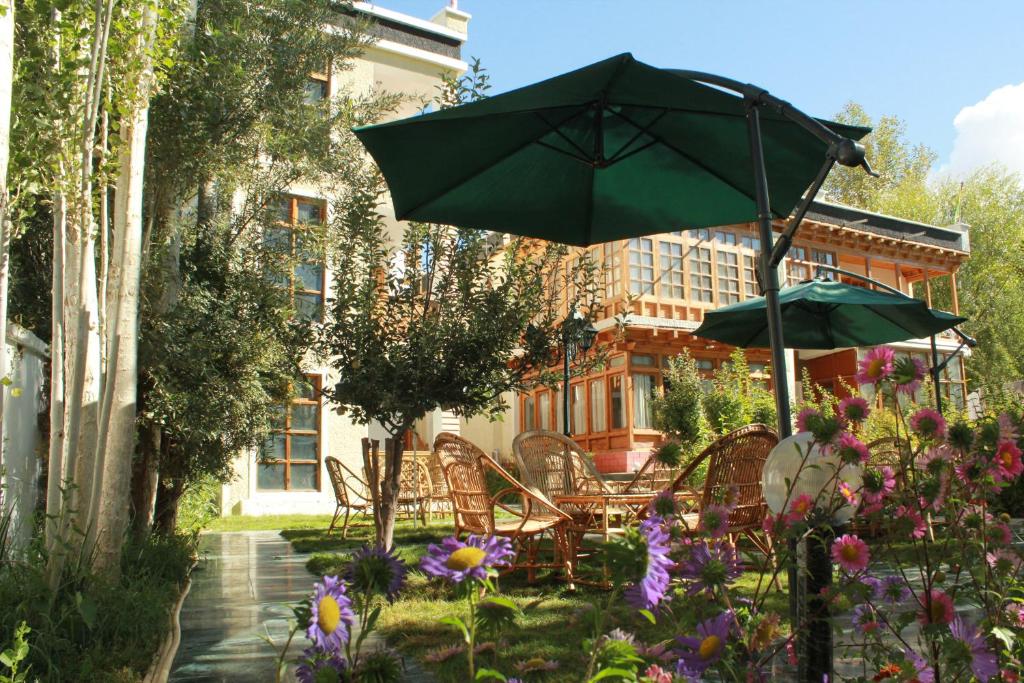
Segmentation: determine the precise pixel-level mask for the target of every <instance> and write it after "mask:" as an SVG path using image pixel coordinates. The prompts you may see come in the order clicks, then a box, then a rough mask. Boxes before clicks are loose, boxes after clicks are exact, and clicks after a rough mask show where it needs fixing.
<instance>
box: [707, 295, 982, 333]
mask: <svg viewBox="0 0 1024 683" xmlns="http://www.w3.org/2000/svg"><path fill="white" fill-rule="evenodd" d="M779 301H780V303H781V304H782V328H783V338H784V339H785V342H786V346H787V347H788V348H791V349H837V348H845V347H850V346H874V345H876V344H888V343H890V342H897V341H905V340H907V339H924V338H926V337H930V336H932V335H934V334H938V333H939V332H942V331H943V330H948V329H950V328H951V327H955V326H956V325H959V324H961V323H963V322H966V321H967V319H966V318H961V317H960V316H956V315H953V314H952V313H946V312H945V311H939V310H935V309H931V308H928V306H927V305H926V304H925V303H924V302H923V301H921V300H919V299H912V298H911V297H909V296H903V295H899V294H889V293H886V292H876V291H874V290H870V289H865V288H863V287H857V286H854V285H848V284H844V283H842V282H832V281H831V280H810V281H808V282H801V283H800V284H798V285H795V286H793V287H786V288H784V289H782V290H781V291H780V292H779ZM693 334H695V335H696V336H698V337H703V338H705V339H713V340H715V341H720V342H724V343H726V344H731V345H733V346H740V347H744V348H745V347H750V346H754V347H768V346H769V343H768V314H767V307H766V305H765V300H764V297H756V298H753V299H747V300H746V301H741V302H740V303H738V304H732V305H731V306H725V307H723V308H719V309H716V310H714V311H709V312H708V313H706V314H705V315H704V322H703V323H702V324H701V326H700V327H698V328H697V329H696V330H694V332H693Z"/></svg>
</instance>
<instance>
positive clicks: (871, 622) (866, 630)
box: [853, 604, 878, 636]
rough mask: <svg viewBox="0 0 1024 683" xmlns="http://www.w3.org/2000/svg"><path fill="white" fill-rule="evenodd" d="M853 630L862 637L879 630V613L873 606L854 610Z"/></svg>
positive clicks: (863, 606) (858, 606)
mask: <svg viewBox="0 0 1024 683" xmlns="http://www.w3.org/2000/svg"><path fill="white" fill-rule="evenodd" d="M853 628H854V629H855V630H856V631H857V633H859V634H861V635H864V636H866V635H869V634H871V633H874V632H875V631H877V630H878V612H876V611H875V608H874V607H872V606H871V605H866V604H865V605H857V606H856V607H854V608H853Z"/></svg>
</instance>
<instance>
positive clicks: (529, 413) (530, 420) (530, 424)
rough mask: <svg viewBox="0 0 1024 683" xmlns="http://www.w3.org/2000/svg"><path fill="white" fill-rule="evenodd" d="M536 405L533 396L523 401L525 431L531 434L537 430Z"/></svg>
mask: <svg viewBox="0 0 1024 683" xmlns="http://www.w3.org/2000/svg"><path fill="white" fill-rule="evenodd" d="M535 405H536V399H534V398H533V396H527V397H526V398H524V399H523V431H524V432H531V431H533V430H534V429H536V428H537V420H536V415H535V414H534V406H535Z"/></svg>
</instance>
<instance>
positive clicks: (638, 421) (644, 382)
mask: <svg viewBox="0 0 1024 683" xmlns="http://www.w3.org/2000/svg"><path fill="white" fill-rule="evenodd" d="M653 392H654V375H642V374H635V375H633V427H634V428H636V429H653V428H654V413H653V410H652V406H651V399H652V394H653Z"/></svg>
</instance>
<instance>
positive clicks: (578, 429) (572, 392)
mask: <svg viewBox="0 0 1024 683" xmlns="http://www.w3.org/2000/svg"><path fill="white" fill-rule="evenodd" d="M569 402H570V403H571V405H570V409H571V410H572V415H571V417H572V424H570V425H569V431H570V432H572V433H573V434H583V433H585V432H586V431H587V414H586V409H587V401H586V398H584V396H583V384H582V382H581V383H579V384H573V385H572V386H571V387H569Z"/></svg>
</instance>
